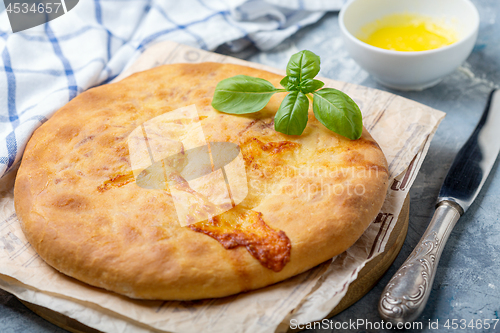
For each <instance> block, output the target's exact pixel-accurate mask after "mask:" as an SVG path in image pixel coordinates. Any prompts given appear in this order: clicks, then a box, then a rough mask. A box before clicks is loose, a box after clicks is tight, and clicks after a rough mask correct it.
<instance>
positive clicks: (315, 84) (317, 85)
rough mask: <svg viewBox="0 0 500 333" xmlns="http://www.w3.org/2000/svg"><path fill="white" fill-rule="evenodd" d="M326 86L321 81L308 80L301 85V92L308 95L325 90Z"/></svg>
mask: <svg viewBox="0 0 500 333" xmlns="http://www.w3.org/2000/svg"><path fill="white" fill-rule="evenodd" d="M324 85H325V84H324V83H323V82H321V81H320V80H311V79H306V80H304V81H302V82H301V83H300V91H302V92H303V93H304V94H308V93H311V92H313V91H316V90H318V89H321V88H323V86H324Z"/></svg>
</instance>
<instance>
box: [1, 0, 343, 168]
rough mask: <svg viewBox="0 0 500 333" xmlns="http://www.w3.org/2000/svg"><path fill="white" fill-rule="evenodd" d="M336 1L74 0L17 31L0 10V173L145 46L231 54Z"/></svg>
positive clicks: (334, 6) (278, 35)
mask: <svg viewBox="0 0 500 333" xmlns="http://www.w3.org/2000/svg"><path fill="white" fill-rule="evenodd" d="M344 1H345V0H149V1H148V0H80V2H79V3H78V5H77V6H76V7H75V8H74V9H72V10H71V11H68V12H67V14H65V15H63V16H61V17H59V18H56V19H54V20H53V21H50V22H48V23H46V24H43V25H40V26H38V27H34V28H31V29H28V30H25V31H21V32H17V33H12V30H11V28H10V25H9V21H8V18H7V13H6V11H5V10H4V11H3V12H2V13H1V14H0V36H1V38H0V53H1V59H0V177H1V176H3V175H4V174H5V173H6V172H8V171H9V170H10V169H12V168H13V167H14V166H15V165H16V163H17V162H19V161H20V159H21V157H22V153H23V151H24V148H25V146H26V143H27V142H28V140H29V138H30V137H31V135H32V133H33V131H34V130H35V129H36V128H38V127H39V126H40V125H41V124H42V123H43V122H45V121H46V120H47V119H48V118H49V117H50V116H51V115H52V114H53V113H54V112H55V111H56V110H57V109H59V108H60V107H62V106H63V105H64V104H66V103H67V102H68V101H69V100H71V99H72V98H74V97H75V96H76V95H78V94H79V93H81V92H83V91H85V90H86V89H88V88H90V87H93V86H96V85H99V84H103V83H107V82H109V81H111V80H112V79H113V78H114V77H116V76H117V75H118V74H119V73H120V72H121V71H122V70H123V69H124V68H126V67H127V66H128V65H130V64H131V62H133V60H135V59H136V58H137V56H138V55H139V54H140V53H141V52H143V51H144V50H145V49H146V48H147V47H149V46H150V45H152V44H154V43H156V42H159V41H163V40H172V41H176V42H179V43H183V44H187V45H191V46H195V47H199V48H202V49H206V50H213V49H215V48H216V47H218V46H219V45H222V44H226V45H228V46H229V47H231V48H232V49H233V50H234V51H238V50H240V49H242V48H243V47H245V46H246V45H248V44H250V43H252V44H254V45H255V46H257V47H258V48H260V49H262V50H267V49H271V48H273V47H274V46H276V45H278V44H279V43H280V42H282V41H283V40H284V39H285V38H287V37H289V36H290V35H292V34H293V33H295V32H296V31H297V30H299V29H300V28H301V27H303V26H305V25H308V24H311V23H314V22H316V21H318V20H319V19H320V18H321V17H322V16H323V15H324V14H325V12H326V11H335V10H338V9H339V8H340V6H341V5H342V4H343V3H344ZM2 7H3V6H2ZM0 10H1V8H0Z"/></svg>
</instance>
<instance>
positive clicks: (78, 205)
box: [53, 195, 88, 211]
mask: <svg viewBox="0 0 500 333" xmlns="http://www.w3.org/2000/svg"><path fill="white" fill-rule="evenodd" d="M53 205H54V206H55V207H57V208H60V209H67V210H73V211H81V210H85V209H86V208H87V206H88V204H87V200H86V199H85V198H83V197H81V196H78V195H63V196H60V197H58V198H57V199H56V200H55V201H54V202H53Z"/></svg>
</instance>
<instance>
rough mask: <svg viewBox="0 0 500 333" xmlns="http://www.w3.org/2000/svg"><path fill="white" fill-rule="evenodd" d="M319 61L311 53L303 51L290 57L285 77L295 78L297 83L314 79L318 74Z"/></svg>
mask: <svg viewBox="0 0 500 333" xmlns="http://www.w3.org/2000/svg"><path fill="white" fill-rule="evenodd" d="M319 64H320V59H319V57H318V56H317V55H315V54H314V53H312V52H311V51H308V50H304V51H300V52H298V53H295V54H294V55H292V56H291V57H290V60H289V61H288V65H286V75H288V76H293V77H296V78H297V79H298V80H299V82H302V81H303V80H306V79H314V77H315V76H316V75H318V73H319Z"/></svg>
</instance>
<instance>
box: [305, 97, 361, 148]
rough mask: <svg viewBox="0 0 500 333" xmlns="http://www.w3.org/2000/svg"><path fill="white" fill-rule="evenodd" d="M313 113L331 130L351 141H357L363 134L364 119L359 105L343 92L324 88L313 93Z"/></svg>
mask: <svg viewBox="0 0 500 333" xmlns="http://www.w3.org/2000/svg"><path fill="white" fill-rule="evenodd" d="M313 95H314V100H313V111H314V115H315V116H316V119H318V120H319V121H320V122H321V123H322V124H323V125H325V126H326V127H327V128H328V129H329V130H331V131H333V132H335V133H338V134H340V135H343V136H345V137H347V138H349V139H351V140H357V139H359V138H360V137H361V134H362V132H363V119H362V116H361V111H360V110H359V107H358V105H357V104H356V103H355V102H354V101H353V100H352V99H351V98H350V97H349V96H347V95H346V94H344V93H343V92H341V91H339V90H337V89H332V88H324V89H321V90H318V91H316V92H314V93H313Z"/></svg>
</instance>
